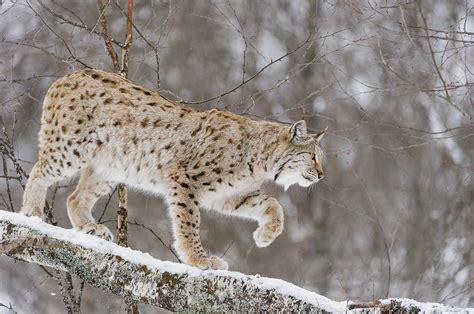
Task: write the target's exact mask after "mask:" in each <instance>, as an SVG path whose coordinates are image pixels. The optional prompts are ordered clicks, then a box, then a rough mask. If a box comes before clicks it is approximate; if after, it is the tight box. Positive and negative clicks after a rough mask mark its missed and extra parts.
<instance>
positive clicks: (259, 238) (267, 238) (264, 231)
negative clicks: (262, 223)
mask: <svg viewBox="0 0 474 314" xmlns="http://www.w3.org/2000/svg"><path fill="white" fill-rule="evenodd" d="M280 233H281V230H279V229H278V230H272V229H269V228H265V227H258V228H257V230H255V231H254V232H253V239H254V240H255V244H257V246H258V247H266V246H269V245H270V244H271V243H272V242H273V241H274V240H275V239H276V238H277V237H278V236H279V235H280Z"/></svg>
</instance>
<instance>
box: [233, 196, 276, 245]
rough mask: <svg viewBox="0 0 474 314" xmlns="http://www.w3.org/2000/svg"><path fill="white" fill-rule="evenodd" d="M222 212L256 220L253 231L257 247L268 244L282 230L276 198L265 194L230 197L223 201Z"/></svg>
mask: <svg viewBox="0 0 474 314" xmlns="http://www.w3.org/2000/svg"><path fill="white" fill-rule="evenodd" d="M224 212H225V213H226V214H230V215H235V216H240V217H245V218H250V219H254V220H256V221H257V222H258V228H257V230H255V231H254V233H253V238H254V240H255V243H256V244H257V246H258V247H266V246H268V245H270V244H271V243H272V242H273V241H274V240H275V239H276V238H277V237H278V236H279V235H280V234H281V232H282V231H283V219H284V218H283V209H282V207H281V205H280V204H279V203H278V201H277V200H276V199H274V198H273V197H270V196H268V195H265V194H261V193H254V194H249V195H246V196H241V197H235V198H231V199H229V200H227V201H226V202H225V204H224Z"/></svg>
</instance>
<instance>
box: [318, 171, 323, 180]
mask: <svg viewBox="0 0 474 314" xmlns="http://www.w3.org/2000/svg"><path fill="white" fill-rule="evenodd" d="M322 178H324V174H323V172H322V171H318V179H320V180H321V179H322Z"/></svg>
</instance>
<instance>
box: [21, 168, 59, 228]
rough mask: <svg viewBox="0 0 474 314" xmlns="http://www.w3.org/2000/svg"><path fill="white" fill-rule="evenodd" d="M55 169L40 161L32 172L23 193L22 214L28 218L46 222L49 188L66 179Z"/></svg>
mask: <svg viewBox="0 0 474 314" xmlns="http://www.w3.org/2000/svg"><path fill="white" fill-rule="evenodd" d="M52 169H53V168H52V167H51V166H50V165H49V164H48V163H47V162H43V161H38V162H37V163H36V164H35V165H34V166H33V169H32V170H31V172H30V176H29V178H28V182H27V183H26V186H25V192H24V193H23V205H22V207H21V211H20V213H21V214H23V215H26V216H36V217H40V218H41V219H43V220H45V219H46V216H45V213H44V204H45V202H46V194H47V192H48V187H49V186H50V185H51V184H53V183H55V182H57V181H60V180H62V179H65V178H66V177H63V176H61V175H59V174H58V172H55V171H53V170H52Z"/></svg>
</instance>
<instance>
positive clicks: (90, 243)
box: [0, 211, 474, 313]
mask: <svg viewBox="0 0 474 314" xmlns="http://www.w3.org/2000/svg"><path fill="white" fill-rule="evenodd" d="M1 220H4V221H9V222H11V223H13V224H16V225H23V226H27V227H30V228H33V229H36V230H38V231H39V232H41V233H43V234H46V235H48V236H49V237H53V238H57V239H60V240H65V241H69V242H72V243H74V244H77V245H80V246H83V247H86V248H90V249H93V250H96V251H100V252H103V253H109V254H114V255H118V256H120V257H122V258H123V259H125V260H128V261H130V262H132V263H135V264H140V265H146V266H148V267H150V268H152V269H159V270H161V271H168V272H172V273H179V274H188V275H189V276H200V275H203V274H206V275H209V274H216V275H219V276H229V277H235V278H239V279H241V280H244V281H249V282H252V283H253V284H255V285H258V286H259V287H261V288H265V289H269V290H272V289H273V290H275V291H278V292H280V293H282V294H286V295H290V296H294V297H297V298H298V299H301V300H304V301H305V302H308V303H311V304H314V305H315V306H318V307H319V308H321V309H324V310H326V311H330V312H338V313H341V312H348V313H358V312H360V310H352V311H347V307H348V306H349V305H350V304H352V302H351V301H342V302H337V301H333V300H331V299H328V298H326V297H324V296H321V295H319V294H317V293H314V292H311V291H309V290H306V289H303V288H300V287H298V286H295V285H294V284H292V283H289V282H286V281H283V280H280V279H275V278H266V277H261V276H260V275H246V274H242V273H239V272H233V271H225V270H205V271H203V270H200V269H198V268H195V267H190V266H187V265H184V264H178V263H174V262H169V261H161V260H158V259H156V258H153V257H152V256H150V255H149V254H147V253H143V252H140V251H136V250H132V249H130V248H124V247H121V246H118V245H116V244H115V243H112V242H108V241H105V240H102V239H100V238H97V237H95V236H91V235H88V234H84V233H81V232H77V231H75V230H72V229H63V228H60V227H55V226H52V225H49V224H47V223H44V222H43V221H41V220H40V219H39V218H28V217H25V216H23V215H20V214H16V213H11V212H6V211H0V221H1ZM392 300H396V301H398V302H401V305H402V306H403V307H406V308H418V309H420V310H421V311H422V312H425V313H446V312H449V313H474V308H468V309H460V308H455V307H450V306H446V305H443V304H439V303H422V302H417V301H415V300H411V299H394V298H391V299H387V300H381V302H382V304H387V303H388V304H390V302H391V301H392Z"/></svg>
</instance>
